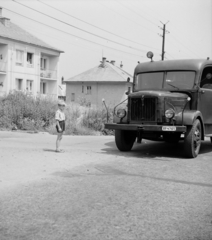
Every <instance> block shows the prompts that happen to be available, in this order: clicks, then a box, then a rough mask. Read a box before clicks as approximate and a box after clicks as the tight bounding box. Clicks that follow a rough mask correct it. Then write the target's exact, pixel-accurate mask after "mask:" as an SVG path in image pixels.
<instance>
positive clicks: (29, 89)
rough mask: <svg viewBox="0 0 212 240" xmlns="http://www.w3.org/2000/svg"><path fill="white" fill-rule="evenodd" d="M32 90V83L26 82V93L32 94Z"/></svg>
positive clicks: (30, 81)
mask: <svg viewBox="0 0 212 240" xmlns="http://www.w3.org/2000/svg"><path fill="white" fill-rule="evenodd" d="M32 88H33V81H32V80H27V82H26V90H27V92H32Z"/></svg>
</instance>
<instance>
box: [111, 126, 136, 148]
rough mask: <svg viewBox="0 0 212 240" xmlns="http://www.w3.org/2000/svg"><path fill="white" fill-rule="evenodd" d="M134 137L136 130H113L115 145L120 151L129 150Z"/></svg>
mask: <svg viewBox="0 0 212 240" xmlns="http://www.w3.org/2000/svg"><path fill="white" fill-rule="evenodd" d="M135 139H136V131H125V130H115V141H116V146H117V148H118V149H119V150H120V151H122V152H128V151H130V150H131V149H132V147H133V144H134V142H135Z"/></svg>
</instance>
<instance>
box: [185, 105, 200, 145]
mask: <svg viewBox="0 0 212 240" xmlns="http://www.w3.org/2000/svg"><path fill="white" fill-rule="evenodd" d="M197 118H198V119H199V120H200V123H201V126H202V131H203V134H202V140H204V134H205V127H204V124H203V122H204V121H203V116H202V113H201V112H200V111H196V110H191V111H184V113H183V122H182V124H183V125H186V126H189V125H190V126H191V125H193V123H194V121H195V120H196V119H197Z"/></svg>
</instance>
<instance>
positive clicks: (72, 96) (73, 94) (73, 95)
mask: <svg viewBox="0 0 212 240" xmlns="http://www.w3.org/2000/svg"><path fill="white" fill-rule="evenodd" d="M74 101H75V93H72V94H71V102H74Z"/></svg>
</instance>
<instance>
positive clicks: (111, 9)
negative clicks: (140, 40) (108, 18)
mask: <svg viewBox="0 0 212 240" xmlns="http://www.w3.org/2000/svg"><path fill="white" fill-rule="evenodd" d="M96 2H98V3H99V4H101V5H102V6H104V7H106V8H108V9H109V10H110V11H112V12H114V13H115V14H118V15H120V16H121V17H123V18H125V19H127V20H128V21H131V22H133V23H135V24H137V25H138V26H140V27H142V28H144V29H146V30H147V31H149V32H151V33H156V34H157V32H156V31H153V30H150V29H149V28H147V27H145V26H143V25H141V24H140V23H139V22H136V21H133V20H132V19H130V18H128V17H126V16H124V15H122V14H121V13H119V12H117V11H115V10H114V9H113V8H110V7H108V6H107V5H105V4H103V3H102V2H101V1H98V0H96Z"/></svg>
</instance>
